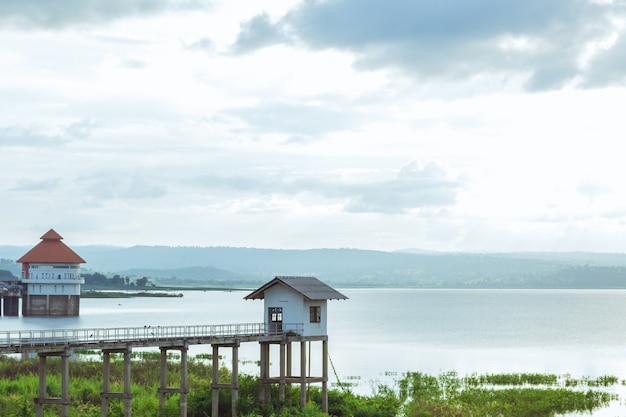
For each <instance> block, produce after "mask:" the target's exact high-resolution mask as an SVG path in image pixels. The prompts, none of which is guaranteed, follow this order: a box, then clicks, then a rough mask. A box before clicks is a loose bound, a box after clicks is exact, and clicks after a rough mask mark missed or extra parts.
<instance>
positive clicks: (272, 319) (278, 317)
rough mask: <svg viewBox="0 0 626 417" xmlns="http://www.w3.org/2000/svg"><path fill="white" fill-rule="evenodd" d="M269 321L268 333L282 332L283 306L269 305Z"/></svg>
mask: <svg viewBox="0 0 626 417" xmlns="http://www.w3.org/2000/svg"><path fill="white" fill-rule="evenodd" d="M268 314H269V323H270V333H282V332H283V308H282V307H269V308H268Z"/></svg>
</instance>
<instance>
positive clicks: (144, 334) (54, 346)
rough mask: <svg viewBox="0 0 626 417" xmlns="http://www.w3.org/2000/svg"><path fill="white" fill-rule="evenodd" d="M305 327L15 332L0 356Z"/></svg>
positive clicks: (3, 336)
mask: <svg viewBox="0 0 626 417" xmlns="http://www.w3.org/2000/svg"><path fill="white" fill-rule="evenodd" d="M302 330H303V324H301V323H297V324H285V323H283V327H282V329H280V330H278V331H277V330H275V329H272V331H270V328H269V327H268V326H267V325H265V324H264V323H242V324H213V325H190V326H144V327H114V328H81V329H43V330H15V331H2V332H0V354H3V353H21V352H23V351H37V352H46V351H49V352H50V351H58V350H63V349H68V348H70V349H118V348H121V347H128V346H132V347H150V346H154V347H166V346H181V345H183V344H188V345H191V344H219V343H224V344H227V343H237V342H247V341H263V340H265V341H272V340H280V339H281V338H282V337H284V336H286V335H288V336H297V335H299V334H301V333H302Z"/></svg>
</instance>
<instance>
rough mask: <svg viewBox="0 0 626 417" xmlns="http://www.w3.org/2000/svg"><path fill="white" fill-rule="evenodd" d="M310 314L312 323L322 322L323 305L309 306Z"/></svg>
mask: <svg viewBox="0 0 626 417" xmlns="http://www.w3.org/2000/svg"><path fill="white" fill-rule="evenodd" d="M309 316H310V319H311V323H320V322H321V321H322V307H320V306H311V307H309Z"/></svg>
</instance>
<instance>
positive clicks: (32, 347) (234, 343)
mask: <svg viewBox="0 0 626 417" xmlns="http://www.w3.org/2000/svg"><path fill="white" fill-rule="evenodd" d="M245 299H247V300H257V299H263V300H264V303H265V304H264V321H263V322H262V323H243V324H215V325H193V326H188V325H187V326H144V327H122V328H84V329H54V330H50V329H46V330H19V331H0V354H11V353H13V354H15V353H18V354H19V353H21V354H24V353H28V352H34V353H36V354H37V356H38V358H39V390H38V395H37V397H35V398H34V402H35V412H36V417H43V415H44V406H46V405H52V404H56V406H57V407H60V409H61V417H68V416H69V408H70V406H71V404H70V392H69V386H70V384H69V379H70V372H69V367H70V357H71V355H72V352H73V351H74V350H86V349H88V350H100V351H102V357H103V364H102V392H101V401H102V403H101V407H102V416H103V417H108V415H109V406H110V402H111V401H115V400H119V401H123V403H124V417H131V413H132V392H131V381H132V377H131V364H132V361H131V352H132V351H133V349H138V348H142V349H143V348H158V349H159V350H160V381H159V389H158V395H159V405H160V407H161V408H162V407H164V406H165V399H166V396H167V395H171V394H178V395H179V396H180V400H179V408H180V416H181V417H186V416H187V394H188V393H189V389H188V386H187V354H188V350H189V347H190V346H192V345H210V346H211V352H212V361H213V362H212V376H211V377H212V378H211V390H212V401H211V414H210V415H211V417H219V416H218V407H219V404H218V402H219V391H220V390H221V389H228V390H230V391H231V415H232V416H236V415H237V399H238V390H239V382H238V374H239V370H238V349H239V347H240V345H241V344H242V343H250V342H254V343H258V344H259V348H260V350H259V354H260V360H259V382H260V391H259V401H261V402H269V400H270V395H271V390H270V386H271V385H272V384H278V395H279V397H280V399H284V398H285V387H286V385H287V384H299V385H300V405H301V406H304V405H306V391H307V390H306V387H307V385H308V384H312V383H321V385H322V387H321V388H322V404H321V406H322V410H323V411H325V412H327V411H328V335H327V332H326V323H327V320H326V319H327V317H326V315H327V314H326V312H327V309H326V304H327V300H331V299H337V300H345V299H347V297H346V296H344V295H343V294H341V293H340V292H338V291H336V290H334V289H333V288H331V287H329V286H328V285H326V284H324V283H322V282H321V281H319V280H318V279H317V278H315V277H293V276H279V277H275V278H274V279H273V280H272V281H270V282H268V283H267V284H265V285H263V286H262V287H261V288H259V289H257V290H255V291H253V292H252V293H251V294H249V295H248V296H246V297H245ZM314 342H315V343H321V355H322V357H321V372H320V374H319V375H310V370H309V372H307V345H308V347H309V348H308V355H310V354H311V353H312V348H311V344H312V343H314ZM294 344H295V345H299V349H297V351H298V352H299V358H294V356H295V355H294V349H293V346H294ZM272 346H275V347H278V358H279V359H278V365H279V366H278V368H279V371H278V375H271V373H270V350H271V347H272ZM220 349H230V352H231V355H230V356H231V358H232V363H231V380H230V381H226V382H224V381H220V378H219V373H218V372H219V368H220V364H219V362H218V361H219V357H220ZM170 350H175V351H179V352H180V383H179V386H178V387H171V386H170V385H169V384H168V381H167V360H168V352H169V351H170ZM111 354H122V355H123V358H124V364H123V367H124V378H123V390H122V391H120V392H113V391H111V372H110V371H111V368H110V355H111ZM49 357H59V358H60V360H61V367H60V373H61V395H60V397H49V396H48V395H47V384H46V377H47V371H48V369H47V359H48V358H49ZM294 359H299V360H296V361H295V362H297V364H299V366H297V367H296V370H294V369H293V368H294V367H293V362H294ZM274 370H275V369H274ZM207 415H208V410H207Z"/></svg>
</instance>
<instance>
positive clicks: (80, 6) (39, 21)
mask: <svg viewBox="0 0 626 417" xmlns="http://www.w3.org/2000/svg"><path fill="white" fill-rule="evenodd" d="M202 3H203V2H200V1H193V0H106V1H89V0H55V1H46V0H2V2H0V27H2V26H11V27H14V28H21V29H24V28H35V27H40V28H59V27H64V26H69V25H77V24H78V25H82V24H87V23H101V22H106V21H110V20H115V19H120V18H123V17H129V16H138V15H145V14H153V13H157V12H161V11H164V10H171V9H185V8H201V7H204V6H202ZM204 3H206V2H204Z"/></svg>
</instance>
